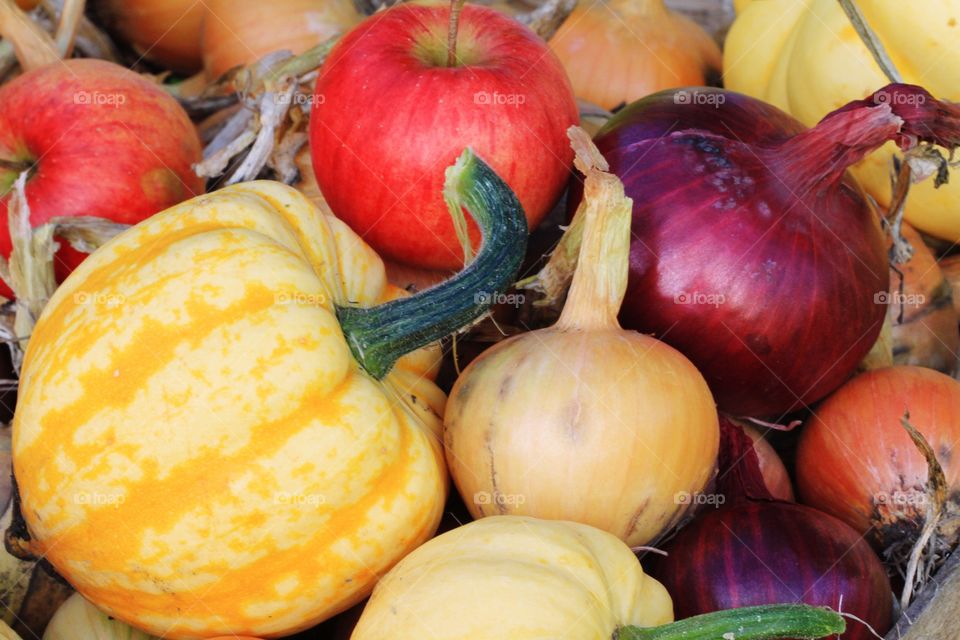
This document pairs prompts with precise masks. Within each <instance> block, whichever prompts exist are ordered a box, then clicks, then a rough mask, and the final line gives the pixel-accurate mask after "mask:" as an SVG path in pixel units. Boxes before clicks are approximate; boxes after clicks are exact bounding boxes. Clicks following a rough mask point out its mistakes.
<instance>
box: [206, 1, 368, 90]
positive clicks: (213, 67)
mask: <svg viewBox="0 0 960 640" xmlns="http://www.w3.org/2000/svg"><path fill="white" fill-rule="evenodd" d="M206 6H207V13H206V16H205V17H204V20H203V67H204V69H205V70H206V72H207V77H209V78H211V79H214V78H218V77H220V76H221V75H223V74H224V73H225V72H227V71H229V70H230V69H232V68H233V67H236V66H238V65H245V64H250V63H252V62H256V61H257V60H259V59H260V58H262V57H263V56H265V55H267V54H268V53H273V52H274V51H280V50H283V49H286V50H290V51H292V52H293V53H303V52H304V51H306V50H307V49H309V48H310V47H313V46H315V45H317V44H320V43H321V42H323V41H324V40H327V39H328V38H331V37H333V36H335V35H338V34H340V33H343V32H344V31H346V30H348V29H349V28H350V27H352V26H353V25H355V24H357V23H358V22H360V20H361V19H362V17H363V16H361V15H360V13H359V12H358V11H357V9H356V7H355V6H354V5H353V2H352V1H351V0H276V1H274V2H262V1H261V0H207V1H206Z"/></svg>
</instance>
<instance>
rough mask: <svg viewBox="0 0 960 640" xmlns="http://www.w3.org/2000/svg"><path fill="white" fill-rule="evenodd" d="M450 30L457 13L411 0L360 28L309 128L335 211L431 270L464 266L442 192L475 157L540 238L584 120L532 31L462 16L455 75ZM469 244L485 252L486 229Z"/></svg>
mask: <svg viewBox="0 0 960 640" xmlns="http://www.w3.org/2000/svg"><path fill="white" fill-rule="evenodd" d="M449 21H450V9H449V7H446V6H422V5H415V4H401V5H398V6H395V7H393V8H391V9H389V10H387V11H384V12H382V13H378V14H375V15H373V16H371V17H370V18H368V19H367V20H365V21H364V22H362V23H361V24H360V25H358V26H357V27H356V28H354V29H353V30H352V31H351V32H349V33H348V34H347V35H346V36H344V38H343V39H342V40H340V42H339V43H338V44H337V46H336V47H335V48H334V49H333V51H332V52H331V53H330V56H329V58H328V59H327V61H326V63H325V64H324V65H323V68H322V69H321V72H320V77H319V78H318V80H317V88H316V95H315V99H314V105H313V111H312V114H311V122H310V144H311V153H312V156H313V167H314V171H315V172H316V176H317V182H318V184H319V185H320V189H321V191H322V192H323V195H324V196H325V197H326V199H327V202H328V203H329V204H330V207H331V209H332V210H333V212H334V213H335V214H336V215H337V216H338V217H339V218H341V219H342V220H344V221H345V222H346V223H347V224H349V225H350V226H351V227H353V229H354V230H355V231H357V232H358V233H359V234H360V235H361V236H363V237H364V239H365V240H366V241H367V242H368V243H370V244H371V245H372V246H373V247H374V248H376V249H377V250H378V251H379V252H380V254H381V255H383V256H385V257H387V258H391V259H393V260H396V261H398V262H402V263H406V264H411V265H415V266H418V267H422V268H428V269H458V268H459V267H461V266H462V265H463V252H462V251H461V249H460V243H459V242H458V240H457V237H456V234H455V233H454V228H453V224H452V222H451V220H450V213H449V211H448V210H447V208H446V205H445V204H444V202H443V196H442V187H443V176H444V170H445V169H446V167H448V166H449V165H451V164H452V163H453V162H454V160H455V159H456V157H457V156H458V155H459V154H460V152H462V151H463V149H464V148H465V147H467V146H470V147H472V148H473V149H474V151H476V153H477V154H478V155H479V156H480V157H482V158H483V159H484V160H485V161H486V162H487V163H488V164H490V165H491V166H492V167H493V169H494V170H495V171H496V172H497V173H498V174H499V175H500V176H501V177H502V178H503V179H504V180H506V182H507V184H509V185H510V187H511V188H512V189H513V191H514V192H515V193H516V194H517V196H518V197H519V199H520V202H521V204H523V208H524V211H526V213H527V220H528V222H529V223H530V227H531V228H533V227H534V226H536V224H537V223H538V222H539V221H540V220H541V219H542V218H543V216H545V215H546V213H547V212H548V211H549V210H550V208H551V206H552V205H553V204H554V202H555V201H556V200H557V198H558V197H559V195H560V193H561V191H562V189H563V187H564V184H565V182H566V180H567V178H568V177H569V172H570V167H571V163H572V161H573V152H572V151H571V150H570V145H569V141H568V140H567V136H566V130H567V128H568V127H570V126H571V125H573V124H576V123H577V121H578V114H577V105H576V101H575V99H574V96H573V90H572V89H571V88H570V81H569V80H568V79H567V76H566V73H565V72H564V70H563V67H562V66H561V65H560V62H559V61H558V60H557V59H556V57H555V56H554V55H553V53H551V52H550V50H549V49H548V48H547V46H546V44H545V43H544V42H543V40H541V39H540V38H539V37H538V36H537V35H536V34H534V33H533V32H532V31H530V30H529V29H528V28H527V27H525V26H523V25H521V24H519V23H518V22H516V21H514V20H512V19H510V18H508V17H506V16H504V15H503V14H501V13H499V12H497V11H494V10H493V9H488V8H484V7H479V6H474V5H467V6H465V7H464V8H463V12H462V14H461V16H460V26H459V32H458V37H457V49H456V52H457V64H456V65H455V66H452V67H450V66H447V33H448V28H449V27H448V25H449ZM472 237H473V241H474V246H477V243H478V241H479V232H478V231H477V229H476V227H472Z"/></svg>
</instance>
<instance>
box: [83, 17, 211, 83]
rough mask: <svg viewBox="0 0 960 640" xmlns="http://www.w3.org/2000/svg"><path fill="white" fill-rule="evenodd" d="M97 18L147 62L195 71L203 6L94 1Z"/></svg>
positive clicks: (198, 55)
mask: <svg viewBox="0 0 960 640" xmlns="http://www.w3.org/2000/svg"><path fill="white" fill-rule="evenodd" d="M93 6H94V9H95V11H96V12H97V15H98V16H99V17H100V18H101V19H102V20H103V22H104V23H105V24H106V25H108V26H109V28H110V29H111V30H112V31H113V32H114V33H115V34H116V35H119V36H120V37H121V38H122V39H123V40H125V41H126V42H128V43H129V44H130V46H131V47H133V49H134V50H135V51H136V52H137V53H138V54H140V55H142V56H143V57H144V58H146V59H147V60H150V61H152V62H156V63H158V64H161V65H163V66H164V67H167V68H169V69H172V70H174V71H178V72H180V73H193V72H195V71H198V70H199V69H200V67H201V64H202V59H201V55H200V25H201V22H202V21H203V14H204V3H203V2H197V1H196V0H96V1H95V2H94V3H93Z"/></svg>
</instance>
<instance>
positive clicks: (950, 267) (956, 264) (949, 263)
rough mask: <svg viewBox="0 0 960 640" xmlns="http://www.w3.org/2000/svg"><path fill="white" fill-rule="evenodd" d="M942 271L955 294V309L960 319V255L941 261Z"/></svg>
mask: <svg viewBox="0 0 960 640" xmlns="http://www.w3.org/2000/svg"><path fill="white" fill-rule="evenodd" d="M940 269H941V271H942V272H943V276H944V277H945V278H946V279H947V282H948V283H949V284H950V290H951V293H953V292H956V293H955V294H953V308H954V310H955V311H956V312H957V315H958V317H960V254H957V255H952V256H947V257H946V258H943V259H942V260H940Z"/></svg>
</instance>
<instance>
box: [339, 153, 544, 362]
mask: <svg viewBox="0 0 960 640" xmlns="http://www.w3.org/2000/svg"><path fill="white" fill-rule="evenodd" d="M443 196H444V199H445V200H446V202H447V206H448V207H449V208H450V213H451V215H452V216H453V217H454V218H456V217H458V216H460V217H462V216H463V209H464V208H465V209H466V210H467V211H468V212H469V213H470V215H471V217H472V218H473V219H474V221H476V223H477V225H478V226H479V227H480V231H481V232H482V234H483V244H482V246H481V247H480V252H479V253H478V254H477V257H476V259H475V260H474V261H473V262H471V263H470V265H469V266H467V267H466V268H465V269H464V270H463V271H461V272H460V273H459V274H457V275H456V276H454V277H453V278H451V279H450V280H447V281H446V282H443V283H441V284H439V285H437V286H435V287H432V288H430V289H427V290H426V291H423V292H421V293H418V294H416V295H414V296H411V297H409V298H401V299H399V300H393V301H391V302H388V303H386V304H382V305H378V306H376V307H370V308H361V307H337V316H338V318H339V320H340V326H341V328H342V329H343V333H344V336H345V337H346V339H347V343H348V344H349V345H350V349H351V350H352V351H353V355H354V357H355V358H356V359H357V362H359V363H360V366H362V367H363V369H364V370H365V371H366V372H367V373H369V374H370V375H371V376H373V377H374V378H376V379H378V380H379V379H381V378H383V377H384V376H385V375H387V373H389V372H390V369H392V368H393V365H394V363H396V361H397V360H398V359H399V358H400V357H401V356H403V355H405V354H407V353H410V352H411V351H415V350H416V349H419V348H420V347H423V346H424V345H427V344H430V343H431V342H435V341H437V340H439V339H440V338H443V337H446V336H448V335H450V334H451V333H453V332H455V331H458V330H460V329H462V328H463V327H465V326H467V325H469V324H470V323H472V322H473V321H474V320H476V319H477V318H479V317H481V316H482V315H483V314H484V313H486V312H487V310H488V309H489V308H490V306H491V304H492V302H493V301H494V300H495V299H496V297H497V296H498V295H499V294H500V293H502V292H503V291H505V290H506V289H507V288H508V287H509V286H510V284H511V283H512V282H513V279H514V277H515V276H516V273H517V271H518V270H519V269H520V264H521V263H522V261H523V256H524V253H525V252H526V246H527V219H526V217H525V216H524V213H523V207H522V206H521V205H520V201H519V200H518V199H517V197H516V195H514V193H513V191H511V190H510V187H508V186H507V184H506V183H505V182H504V181H503V180H502V179H501V178H500V176H498V175H497V174H496V173H495V172H494V171H493V169H491V168H490V167H489V166H488V165H487V164H486V163H485V162H484V161H483V160H481V159H480V158H479V157H477V156H476V154H474V153H473V151H472V150H471V149H467V150H465V151H464V152H463V153H462V154H461V155H460V157H459V158H458V159H457V161H456V163H455V164H454V165H453V166H451V167H449V168H448V169H447V173H446V181H445V183H444V188H443Z"/></svg>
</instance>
